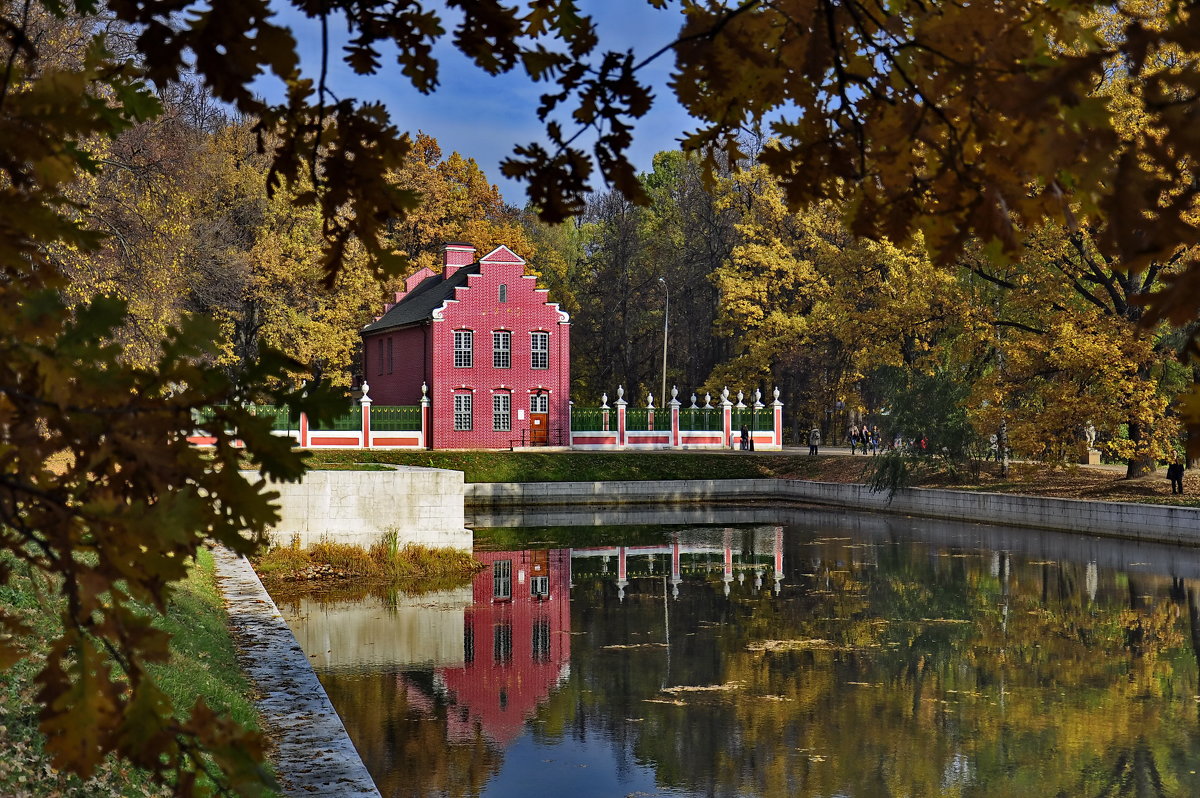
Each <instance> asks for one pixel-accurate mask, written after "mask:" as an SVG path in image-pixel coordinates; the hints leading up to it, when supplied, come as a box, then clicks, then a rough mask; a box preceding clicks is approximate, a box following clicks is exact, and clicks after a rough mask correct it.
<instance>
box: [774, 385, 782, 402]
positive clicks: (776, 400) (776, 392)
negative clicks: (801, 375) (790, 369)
mask: <svg viewBox="0 0 1200 798" xmlns="http://www.w3.org/2000/svg"><path fill="white" fill-rule="evenodd" d="M771 404H772V405H782V404H783V402H781V401H779V386H778V385H777V386H775V401H774V402H772V403H771Z"/></svg>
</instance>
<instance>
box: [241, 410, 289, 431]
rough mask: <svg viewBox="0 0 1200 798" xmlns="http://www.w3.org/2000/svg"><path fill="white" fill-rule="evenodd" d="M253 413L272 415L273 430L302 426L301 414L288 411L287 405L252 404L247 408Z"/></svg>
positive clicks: (256, 414)
mask: <svg viewBox="0 0 1200 798" xmlns="http://www.w3.org/2000/svg"><path fill="white" fill-rule="evenodd" d="M246 409H247V410H249V411H250V414H251V415H255V416H270V418H271V429H273V430H290V429H297V428H299V426H300V414H299V413H297V414H295V415H294V416H293V415H291V414H290V413H289V412H288V409H287V408H286V407H279V406H277V405H251V406H250V407H248V408H246Z"/></svg>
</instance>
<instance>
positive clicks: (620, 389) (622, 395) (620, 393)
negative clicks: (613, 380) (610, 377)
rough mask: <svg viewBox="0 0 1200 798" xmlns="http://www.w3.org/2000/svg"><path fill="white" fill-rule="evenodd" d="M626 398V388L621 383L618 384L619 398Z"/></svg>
mask: <svg viewBox="0 0 1200 798" xmlns="http://www.w3.org/2000/svg"><path fill="white" fill-rule="evenodd" d="M624 398H625V388H624V387H622V386H620V385H618V386H617V399H618V400H621V399H624Z"/></svg>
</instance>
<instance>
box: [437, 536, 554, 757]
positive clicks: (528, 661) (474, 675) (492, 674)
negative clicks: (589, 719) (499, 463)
mask: <svg viewBox="0 0 1200 798" xmlns="http://www.w3.org/2000/svg"><path fill="white" fill-rule="evenodd" d="M475 557H476V559H478V560H479V561H480V562H482V563H484V564H485V565H487V566H488V567H487V568H486V569H485V570H483V571H481V572H480V573H479V575H478V576H476V577H475V582H474V586H473V590H474V600H473V602H472V606H471V608H470V609H468V610H467V612H466V616H465V619H464V621H463V649H464V657H463V659H464V663H463V666H462V667H442V668H438V669H437V677H438V682H439V686H440V687H441V688H442V689H444V690H445V691H446V698H447V700H448V702H449V704H450V706H449V707H448V709H447V713H446V714H447V720H448V733H449V737H450V739H451V741H467V740H472V739H474V737H475V726H476V724H478V725H479V727H480V728H481V729H482V731H483V734H484V736H485V737H487V738H488V739H490V740H491V741H492V742H494V743H497V744H499V745H507V744H508V743H511V742H513V741H514V740H516V739H517V738H518V737H520V735H521V732H522V730H523V729H524V726H525V721H526V720H527V719H528V718H529V717H530V716H532V715H533V713H534V712H535V711H536V710H537V707H538V705H539V704H541V703H542V702H543V701H545V700H546V699H547V698H548V697H549V696H550V693H551V691H552V690H553V689H554V687H555V686H556V685H557V684H558V683H559V682H560V681H562V680H563V679H564V678H566V676H567V674H568V673H569V668H570V658H571V646H570V641H571V636H570V631H571V600H570V589H569V588H570V583H571V553H570V550H568V549H555V550H553V551H545V550H543V551H505V552H476V554H475Z"/></svg>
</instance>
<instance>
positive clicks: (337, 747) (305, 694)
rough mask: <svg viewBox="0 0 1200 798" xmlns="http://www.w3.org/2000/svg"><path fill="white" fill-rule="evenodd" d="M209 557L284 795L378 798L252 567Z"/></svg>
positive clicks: (218, 554)
mask: <svg viewBox="0 0 1200 798" xmlns="http://www.w3.org/2000/svg"><path fill="white" fill-rule="evenodd" d="M213 558H214V560H215V561H216V566H217V583H218V585H219V586H220V589H221V593H222V594H223V595H224V596H225V601H226V603H227V605H228V610H229V626H230V631H231V632H232V634H233V638H234V641H235V642H236V643H237V648H238V652H239V653H238V659H239V660H240V663H241V666H242V669H243V670H244V671H245V672H246V674H247V675H248V676H249V677H250V679H251V680H252V681H253V682H254V684H255V686H256V687H257V689H258V691H259V694H260V696H261V697H260V698H259V699H258V701H257V704H258V709H259V712H261V713H262V716H263V721H264V723H265V724H266V726H267V729H268V731H269V733H270V736H271V738H272V739H273V740H274V741H275V743H276V746H277V748H276V751H275V757H274V759H275V764H276V766H277V768H278V770H279V780H280V782H281V785H282V788H283V794H284V795H287V796H313V795H328V796H345V797H346V798H379V790H378V789H377V788H376V787H375V782H374V781H372V780H371V775H370V773H368V772H367V768H366V766H365V765H363V762H362V758H361V757H360V756H359V755H358V751H357V750H356V749H355V748H354V743H353V742H351V741H350V736H349V735H348V734H347V733H346V727H345V726H343V725H342V720H341V718H339V717H338V714H337V712H336V711H335V710H334V708H333V704H331V703H330V702H329V696H328V695H326V694H325V688H323V687H322V686H321V683H320V681H318V680H317V675H316V673H314V672H313V669H312V666H311V665H310V664H309V662H308V659H307V657H305V655H304V652H303V651H302V650H301V649H300V646H299V644H298V643H297V642H296V638H295V636H294V635H293V634H292V630H291V629H289V628H288V625H287V624H286V623H285V622H284V620H283V616H282V615H281V614H280V612H279V609H278V608H277V607H276V606H275V602H274V601H272V600H271V597H270V596H269V595H267V591H266V590H265V589H264V588H263V586H262V582H260V581H259V579H258V575H257V574H255V573H254V569H253V568H251V567H250V563H249V562H248V561H247V560H246V559H245V558H244V557H239V556H238V555H236V554H234V553H232V552H231V551H229V550H228V549H225V548H217V549H214V551H213Z"/></svg>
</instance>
